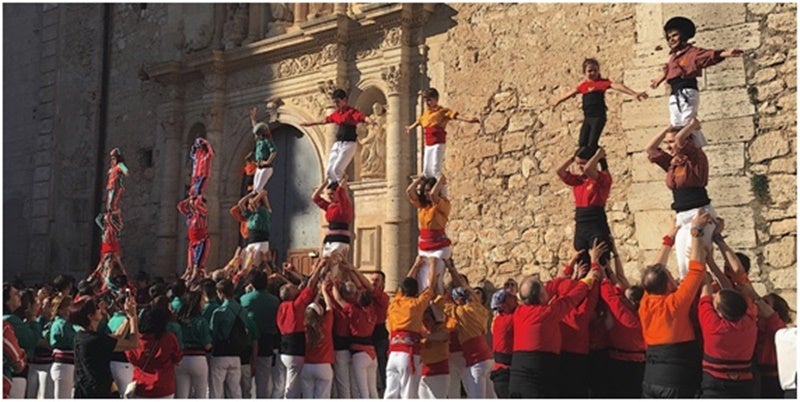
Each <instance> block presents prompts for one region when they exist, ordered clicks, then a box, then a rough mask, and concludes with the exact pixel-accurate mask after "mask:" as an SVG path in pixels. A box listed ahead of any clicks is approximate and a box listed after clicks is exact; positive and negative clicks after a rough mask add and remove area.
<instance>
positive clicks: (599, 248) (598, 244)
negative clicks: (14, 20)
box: [589, 239, 608, 262]
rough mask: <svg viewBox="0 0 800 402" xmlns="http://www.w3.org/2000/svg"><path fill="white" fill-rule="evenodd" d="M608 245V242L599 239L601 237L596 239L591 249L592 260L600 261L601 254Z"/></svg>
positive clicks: (590, 256)
mask: <svg viewBox="0 0 800 402" xmlns="http://www.w3.org/2000/svg"><path fill="white" fill-rule="evenodd" d="M606 250H608V247H606V242H604V241H599V239H594V242H593V243H592V248H591V249H590V250H589V258H590V259H591V261H592V262H598V261H600V256H602V255H603V254H604V253H605V252H606Z"/></svg>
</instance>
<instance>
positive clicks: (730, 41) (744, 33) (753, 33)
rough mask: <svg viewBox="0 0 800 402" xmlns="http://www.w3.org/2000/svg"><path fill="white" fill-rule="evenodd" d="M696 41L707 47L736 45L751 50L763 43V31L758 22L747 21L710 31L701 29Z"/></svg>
mask: <svg viewBox="0 0 800 402" xmlns="http://www.w3.org/2000/svg"><path fill="white" fill-rule="evenodd" d="M695 22H697V20H695ZM695 43H697V45H698V46H700V47H703V48H706V49H729V48H734V47H735V48H739V49H742V50H751V49H756V48H758V47H759V46H760V45H761V32H760V31H759V24H758V23H757V22H747V23H743V24H736V25H731V26H726V27H721V28H718V29H712V30H709V31H699V32H697V35H695Z"/></svg>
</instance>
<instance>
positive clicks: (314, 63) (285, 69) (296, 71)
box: [277, 44, 339, 78]
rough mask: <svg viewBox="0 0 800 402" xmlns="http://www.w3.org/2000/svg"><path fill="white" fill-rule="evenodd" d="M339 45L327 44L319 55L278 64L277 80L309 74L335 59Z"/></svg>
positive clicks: (304, 56) (314, 54) (306, 55)
mask: <svg viewBox="0 0 800 402" xmlns="http://www.w3.org/2000/svg"><path fill="white" fill-rule="evenodd" d="M338 47H339V45H337V44H328V45H325V47H323V48H322V51H320V52H319V53H310V54H304V55H302V56H299V57H295V58H293V59H286V60H283V61H281V62H280V63H278V69H277V73H278V74H277V75H278V78H288V77H293V76H296V75H300V74H303V73H307V72H310V71H312V70H315V69H317V68H319V67H320V66H323V65H325V64H329V63H333V62H335V61H336V59H337V57H336V56H337V54H338V51H339V49H338Z"/></svg>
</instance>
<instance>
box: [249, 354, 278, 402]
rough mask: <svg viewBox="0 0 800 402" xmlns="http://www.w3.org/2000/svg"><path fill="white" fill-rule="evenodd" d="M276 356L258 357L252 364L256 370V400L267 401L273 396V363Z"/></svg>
mask: <svg viewBox="0 0 800 402" xmlns="http://www.w3.org/2000/svg"><path fill="white" fill-rule="evenodd" d="M274 358H275V356H257V357H256V359H255V361H253V362H252V363H251V364H253V365H254V367H255V368H256V375H255V376H254V377H255V381H256V398H258V399H267V398H269V397H270V395H271V394H272V361H273V359H274Z"/></svg>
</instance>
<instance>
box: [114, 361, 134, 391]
mask: <svg viewBox="0 0 800 402" xmlns="http://www.w3.org/2000/svg"><path fill="white" fill-rule="evenodd" d="M109 368H110V369H111V377H112V378H114V383H116V384H117V389H119V390H121V391H120V392H125V389H126V388H127V387H128V384H129V383H130V382H131V381H133V365H132V364H130V363H127V362H124V363H123V362H113V361H112V362H111V363H110V364H109Z"/></svg>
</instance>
